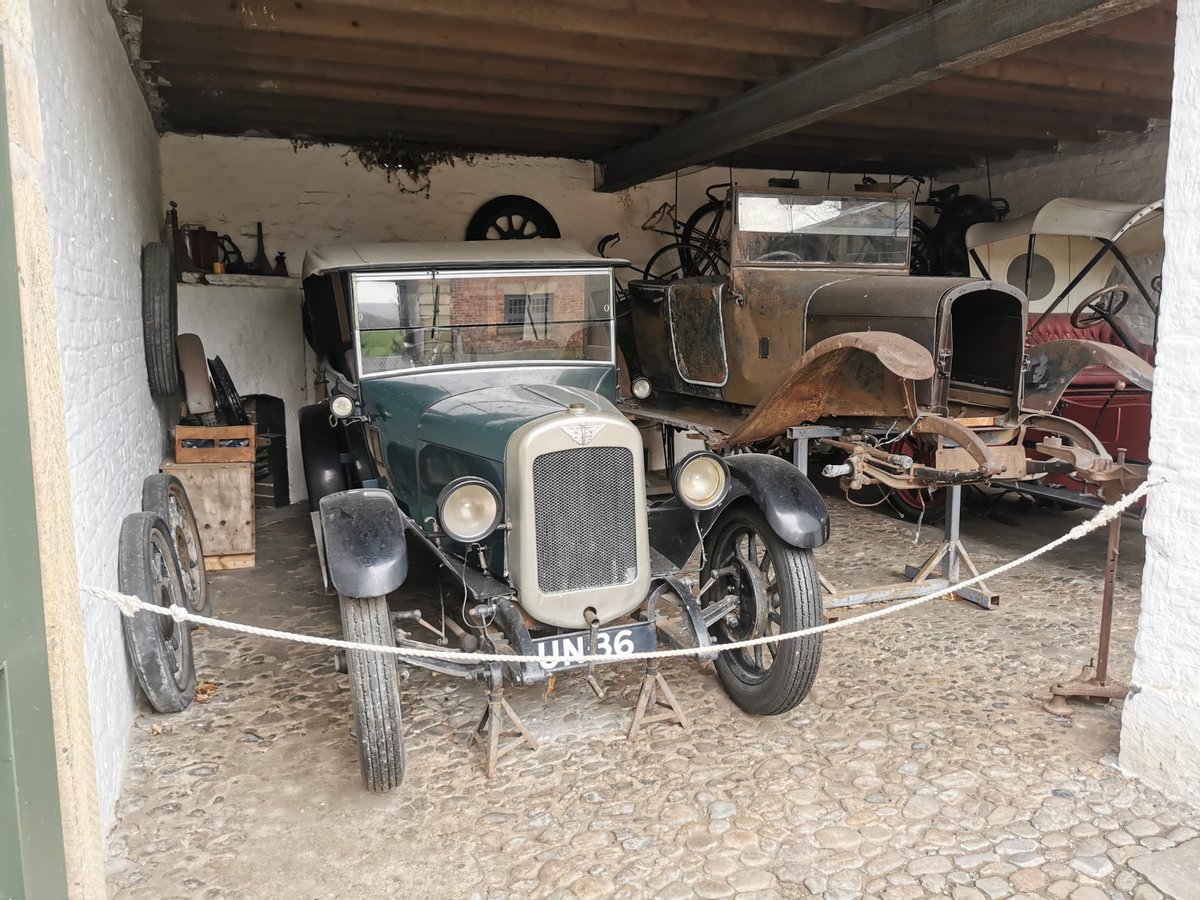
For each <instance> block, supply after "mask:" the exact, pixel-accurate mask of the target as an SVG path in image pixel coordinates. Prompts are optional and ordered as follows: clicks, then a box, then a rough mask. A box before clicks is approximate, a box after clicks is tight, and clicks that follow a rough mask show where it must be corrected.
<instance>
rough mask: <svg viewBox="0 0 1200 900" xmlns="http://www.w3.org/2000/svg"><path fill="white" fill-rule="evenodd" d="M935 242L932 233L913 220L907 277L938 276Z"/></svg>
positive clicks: (922, 223) (918, 220)
mask: <svg viewBox="0 0 1200 900" xmlns="http://www.w3.org/2000/svg"><path fill="white" fill-rule="evenodd" d="M940 265H941V264H940V262H939V261H938V248H937V242H936V241H935V240H934V237H933V231H932V230H931V229H930V227H929V226H928V225H926V224H925V223H924V222H922V221H921V220H920V219H913V233H912V252H911V253H910V254H909V259H908V274H909V275H938V274H940V273H939V271H938V269H939V266H940Z"/></svg>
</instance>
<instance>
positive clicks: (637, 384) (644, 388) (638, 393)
mask: <svg viewBox="0 0 1200 900" xmlns="http://www.w3.org/2000/svg"><path fill="white" fill-rule="evenodd" d="M629 389H630V390H631V391H633V396H635V397H637V398H638V399H639V400H645V399H646V398H647V397H649V396H650V379H649V378H645V377H642V376H639V377H637V378H635V379H633V384H631V385H630V386H629Z"/></svg>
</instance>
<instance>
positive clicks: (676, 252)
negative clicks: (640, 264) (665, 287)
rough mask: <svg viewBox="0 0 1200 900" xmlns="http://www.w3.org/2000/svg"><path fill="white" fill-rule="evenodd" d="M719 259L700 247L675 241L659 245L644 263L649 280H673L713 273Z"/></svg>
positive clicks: (718, 263)
mask: <svg viewBox="0 0 1200 900" xmlns="http://www.w3.org/2000/svg"><path fill="white" fill-rule="evenodd" d="M719 265H720V261H719V260H718V259H717V258H716V257H715V256H714V255H713V254H711V253H710V252H708V251H707V250H705V249H704V248H702V247H696V246H693V245H691V244H685V243H684V242H683V241H676V242H675V243H673V244H667V245H666V246H665V247H659V248H658V250H656V251H655V252H654V255H653V256H651V257H650V260H649V262H647V263H646V268H645V270H644V271H645V273H646V278H647V279H648V280H650V281H675V280H677V279H680V278H686V277H688V276H689V275H713V274H716V273H717V272H718V267H719Z"/></svg>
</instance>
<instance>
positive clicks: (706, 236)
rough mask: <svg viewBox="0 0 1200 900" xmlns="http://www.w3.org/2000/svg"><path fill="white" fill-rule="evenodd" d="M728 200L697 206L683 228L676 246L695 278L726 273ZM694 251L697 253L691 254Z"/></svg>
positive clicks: (727, 262) (727, 258) (727, 261)
mask: <svg viewBox="0 0 1200 900" xmlns="http://www.w3.org/2000/svg"><path fill="white" fill-rule="evenodd" d="M729 210H730V206H729V197H728V195H726V196H725V197H723V198H719V199H716V200H710V201H709V202H707V203H705V204H703V205H701V206H699V207H698V208H697V209H696V210H695V211H694V212H693V213H692V214H691V215H690V216H688V220H687V221H686V222H685V223H684V225H683V230H682V231H681V232H680V238H679V239H680V243H682V244H685V245H686V247H685V249H684V255H685V257H686V258H687V263H688V267H689V268H690V269H692V270H693V272H692V274H695V275H721V274H724V273H726V272H728V271H729V219H730V217H729ZM692 248H696V249H697V250H699V251H702V252H700V253H694V252H693V249H692ZM710 267H711V268H710Z"/></svg>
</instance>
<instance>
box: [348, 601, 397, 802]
mask: <svg viewBox="0 0 1200 900" xmlns="http://www.w3.org/2000/svg"><path fill="white" fill-rule="evenodd" d="M338 600H339V602H340V604H341V608H342V634H343V635H344V636H345V639H346V640H347V641H352V642H354V643H358V644H375V645H377V646H382V647H394V646H396V637H395V632H394V631H393V630H392V620H391V614H390V613H389V611H388V605H387V598H386V597H346V596H344V595H340V594H339V595H338ZM346 668H347V670H348V672H349V675H350V708H351V710H352V711H353V713H354V733H355V738H356V739H357V741H358V757H359V762H360V763H361V764H362V776H363V782H364V783H365V784H366V786H367V790H370V791H378V792H382V791H390V790H391V789H392V788H394V787H398V786H399V785H400V782H401V781H403V780H404V732H403V729H402V724H401V718H400V678H399V675H398V673H397V671H396V657H395V656H394V655H393V654H391V653H376V652H373V651H369V650H347V651H346Z"/></svg>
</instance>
